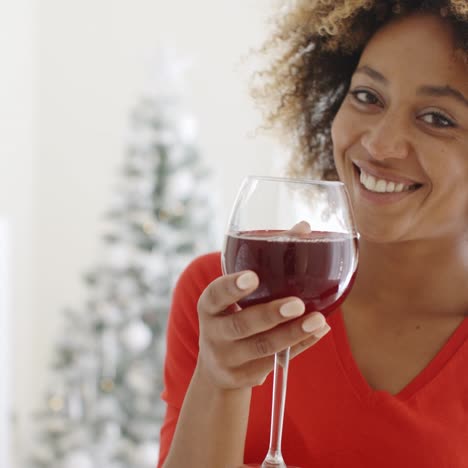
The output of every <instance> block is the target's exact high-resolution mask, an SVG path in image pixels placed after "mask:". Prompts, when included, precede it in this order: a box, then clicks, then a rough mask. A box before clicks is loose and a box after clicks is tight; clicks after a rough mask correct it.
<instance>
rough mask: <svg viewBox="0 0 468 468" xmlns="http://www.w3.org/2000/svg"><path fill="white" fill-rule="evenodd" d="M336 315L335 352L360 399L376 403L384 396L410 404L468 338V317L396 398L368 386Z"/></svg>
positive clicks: (341, 322) (340, 317)
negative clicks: (411, 399) (377, 399)
mask: <svg viewBox="0 0 468 468" xmlns="http://www.w3.org/2000/svg"><path fill="white" fill-rule="evenodd" d="M333 315H334V319H335V320H334V322H335V323H334V325H333V326H332V332H333V338H334V343H335V348H336V351H337V353H338V356H339V358H340V360H341V363H342V365H343V368H344V372H345V373H346V374H347V377H348V379H349V380H350V382H351V384H352V385H353V387H354V389H355V391H356V392H357V394H358V397H359V398H361V399H376V398H378V397H379V396H381V395H382V396H384V395H385V396H391V397H393V398H397V399H399V400H408V399H409V398H411V397H412V396H414V395H415V394H416V393H418V392H419V391H420V390H421V389H422V388H423V387H424V386H426V385H427V384H428V383H429V382H430V381H431V380H433V379H434V377H436V375H438V374H439V373H440V372H441V371H442V370H443V368H444V367H445V366H446V364H447V363H448V362H449V361H450V360H451V359H452V357H453V356H454V355H455V354H456V352H457V351H458V349H459V348H460V347H461V346H462V344H463V343H464V342H465V341H466V339H467V338H468V317H466V318H465V319H464V320H463V322H462V323H461V324H460V325H459V326H458V327H457V329H456V330H455V331H454V332H453V333H452V335H451V336H450V338H449V339H448V340H447V342H446V343H445V344H444V346H443V347H442V348H441V349H440V351H439V352H438V353H437V354H436V356H435V357H434V358H433V359H432V360H431V362H429V364H428V365H427V366H426V367H425V368H424V369H423V370H422V371H421V372H420V373H419V374H418V375H417V376H416V377H415V378H414V379H413V380H411V382H409V383H408V384H407V385H406V386H405V387H404V388H403V389H402V390H400V391H399V392H398V393H397V394H391V393H389V392H388V391H386V390H374V389H373V388H372V387H371V386H370V385H369V383H368V382H367V380H366V379H365V378H364V376H363V375H362V373H361V371H360V369H359V367H358V365H357V363H356V361H355V359H354V356H353V354H352V352H351V346H350V343H349V340H348V335H347V332H346V327H345V323H344V320H343V313H342V311H341V308H340V309H339V310H337V311H336V312H335V313H334V314H333Z"/></svg>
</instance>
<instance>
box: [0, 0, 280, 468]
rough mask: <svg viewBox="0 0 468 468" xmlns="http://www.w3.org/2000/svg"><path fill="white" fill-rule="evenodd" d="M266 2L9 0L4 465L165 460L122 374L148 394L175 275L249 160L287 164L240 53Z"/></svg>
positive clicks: (2, 254)
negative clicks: (260, 131)
mask: <svg viewBox="0 0 468 468" xmlns="http://www.w3.org/2000/svg"><path fill="white" fill-rule="evenodd" d="M272 3H273V2H271V0H270V1H269V0H255V1H252V0H237V1H228V0H198V1H188V0H170V1H162V0H132V1H130V0H97V1H96V0H80V1H77V0H15V1H14V2H6V1H5V2H1V5H0V58H1V61H2V65H1V69H2V73H1V75H0V84H1V86H0V94H1V98H0V102H1V104H2V105H1V106H0V136H1V138H0V150H1V158H0V350H1V366H0V372H1V374H2V375H1V376H0V386H1V387H0V458H1V459H0V466H1V467H2V468H3V467H9V466H12V467H15V468H23V467H29V466H31V467H33V466H37V467H38V466H44V467H45V466H47V467H51V468H54V467H62V468H90V467H96V468H97V467H98V466H99V467H100V468H107V467H115V468H117V467H121V468H124V467H136V468H138V467H145V466H154V464H155V463H156V459H154V457H155V456H157V438H156V436H154V435H153V434H154V433H155V431H156V429H155V427H154V424H153V425H151V421H143V420H141V418H140V420H139V421H136V422H135V421H133V422H132V424H133V423H135V424H134V426H135V427H133V426H132V430H131V431H130V433H128V428H129V427H130V423H129V424H126V422H125V421H126V419H125V417H127V418H131V417H132V415H130V416H129V415H128V411H131V408H130V409H129V407H126V408H123V409H122V408H121V407H119V405H120V404H121V403H119V401H120V400H119V398H120V397H122V395H120V396H119V394H118V391H117V390H118V389H119V388H120V387H122V388H124V390H125V391H124V393H123V398H124V400H125V401H127V402H128V401H130V400H131V398H132V392H133V396H135V394H136V395H137V397H138V396H139V395H140V397H141V395H143V394H144V395H146V396H147V397H148V398H153V397H154V395H147V393H148V392H147V391H146V390H145V388H147V387H148V386H149V385H150V384H151V382H153V380H151V379H150V377H148V375H147V374H145V369H147V367H145V365H146V366H147V365H148V363H150V362H155V363H156V364H157V365H160V360H161V356H159V355H158V357H157V359H156V358H155V356H156V354H158V353H161V349H163V344H164V337H163V336H162V334H163V332H161V330H163V328H164V314H165V313H166V312H165V311H166V310H167V296H168V294H169V293H170V290H171V287H172V285H173V282H174V276H175V275H176V274H177V272H178V271H180V269H181V268H182V267H183V265H184V262H186V261H188V259H189V258H190V256H191V255H192V253H193V254H194V255H195V254H198V253H201V252H203V251H204V250H211V249H219V248H220V246H221V242H222V230H223V229H224V226H225V223H226V220H227V216H228V214H229V211H230V208H231V204H232V202H233V200H234V197H235V195H236V192H237V189H238V187H239V184H240V182H241V180H242V178H243V177H244V176H245V175H247V174H255V173H256V174H264V175H269V174H274V173H278V172H280V171H281V167H282V164H283V161H281V158H282V156H281V151H280V150H279V149H278V147H277V144H276V142H275V141H273V140H271V139H268V138H267V137H266V136H262V135H257V134H255V130H256V129H257V127H258V126H259V125H260V123H261V117H260V115H259V113H258V112H257V111H256V109H255V106H254V104H253V102H252V101H251V99H250V97H249V93H248V78H249V69H250V68H251V65H248V66H246V65H245V64H244V58H245V57H246V56H248V54H249V52H250V50H251V49H252V48H255V47H258V46H259V45H261V43H262V42H263V40H264V39H265V38H266V36H267V18H268V16H269V15H270V14H271V12H272ZM182 75H183V76H184V78H185V79H184V80H182V79H179V78H180V77H181V76H182ZM161 122H162V123H161ZM158 125H159V126H158ZM161 126H162V127H161ZM166 150H167V151H166ZM164 158H166V159H164ZM171 158H172V159H171ZM161 161H166V163H167V164H166V165H164V164H162V162H161ZM150 169H151V171H152V174H153V175H152V176H151V177H149V176H148V174H149V172H148V171H149V170H150ZM206 169H208V170H206ZM158 197H159V198H158ZM161 200H163V202H161ZM158 203H159V205H158ZM161 203H162V204H161ZM109 213H111V214H113V216H109ZM106 214H107V216H106ZM205 220H209V223H207V222H205ZM208 224H210V225H209V226H208ZM159 226H160V227H159ZM205 228H207V229H208V228H209V231H210V232H209V234H206V233H205V231H204V229H205ZM155 232H157V235H156V234H155ZM157 236H160V237H157ZM167 239H170V240H171V242H168V243H166V241H165V240H167ZM190 239H192V240H193V241H194V243H193V245H191V244H190ZM197 239H201V240H200V241H197ZM205 241H206V242H205ZM189 244H190V245H189ZM116 246H118V248H115V247H116ZM191 249H192V250H191ZM179 254H180V255H179ZM130 264H131V268H130V267H129V265H130ZM136 264H138V267H136V266H135V265H136ZM172 266H173V267H172ZM167 272H169V273H167ZM163 273H167V274H166V277H163V276H161V275H162V274H163ZM169 274H170V275H172V276H171V277H170V278H167V276H168V275H169ZM86 275H87V276H86ZM158 275H159V276H158ZM158 278H159V280H158ZM166 280H167V284H166V283H164V285H165V286H164V287H162V286H161V284H162V283H163V282H164V281H166ZM151 284H158V285H159V289H158V288H157V287H155V289H154V290H152V289H151ZM148 285H150V286H148ZM145 288H146V289H145ZM141 291H145V294H146V295H145V294H143V293H142V292H141ZM168 291H169V292H168ZM119 294H120V295H119ZM132 298H136V299H134V300H132ZM67 308H72V309H74V311H73V312H67ZM99 314H100V315H99ZM97 316H99V317H100V318H99V320H98V319H97V318H96V317H97ZM80 350H81V351H82V352H83V350H84V351H86V352H85V353H84V354H82V355H80V354H79V353H80ZM94 352H96V353H98V354H99V355H94V354H93V353H94ZM145 353H146V354H145ZM103 356H104V357H106V356H107V358H106V359H107V361H106V363H105V365H104V364H103V359H104V358H103ZM84 357H86V359H84ZM82 358H83V359H82ZM135 362H138V364H139V365H140V367H139V368H138V369H136V370H135V369H132V374H131V375H132V377H131V378H130V373H128V374H125V373H124V374H122V372H123V371H122V369H123V367H125V366H127V367H126V368H125V369H128V366H131V365H133V364H134V363H135ZM122 363H124V364H122ZM106 366H107V367H106ZM103 369H107V370H105V371H104V370H103ZM109 369H110V370H109ZM151 371H152V372H154V371H155V369H154V368H153V369H150V370H149V371H148V372H151ZM119 372H120V374H119ZM125 372H126V371H125ZM138 372H140V373H139V374H138ZM93 378H94V380H93ZM145 378H148V379H149V380H147V381H146V380H145ZM152 378H154V379H155V381H156V382H157V385H160V381H159V380H158V379H159V378H160V376H153V377H152ZM73 382H75V383H76V385H78V386H79V389H78V390H77V388H78V387H73ZM77 382H78V383H77ZM84 383H87V385H88V387H86V386H85V385H84ZM93 386H94V387H96V388H97V390H96V392H97V393H96V392H95V393H94V394H93V393H92V392H91V393H89V388H94V387H93ZM85 387H86V388H85ZM155 388H159V387H155ZM75 390H76V391H75ZM145 391H146V393H145ZM100 392H101V393H102V392H104V393H105V394H106V396H107V397H109V396H110V397H111V398H107V400H106V401H104V400H103V399H101V400H99V398H101V397H100V396H99V395H100V394H101V393H100ZM125 392H127V393H125ZM72 394H73V395H72ZM98 400H99V402H100V403H97V401H98ZM137 400H142V398H139V397H138V398H137ZM149 401H150V402H151V399H150V400H149ZM89 402H92V403H89ZM88 404H91V405H94V406H91V407H88V406H87V405H88ZM149 404H151V403H149ZM90 408H91V409H90ZM144 409H145V408H142V407H140V408H136V409H135V411H136V412H138V411H140V412H142V411H144ZM119 411H120V412H122V411H123V412H124V413H125V411H127V414H126V416H125V415H124V416H122V415H120V416H119V418H120V419H119V418H117V416H116V414H117V413H119ZM97 414H99V415H101V416H100V419H96V418H97V416H96V415H97ZM119 414H120V413H119ZM158 414H159V413H157V412H156V413H155V419H157V418H158V417H159V415H158ZM93 418H94V419H93ZM153 422H154V423H156V424H157V421H153ZM143 433H147V434H150V436H148V437H149V438H147V440H143V439H142V438H141V437H143V436H141V437H140V434H143ZM101 436H102V440H103V442H102V444H101V445H100V447H90V441H93V443H94V442H95V441H96V440H97V439H99V440H101V439H100V437H101ZM123 439H125V440H124V441H123V442H122V440H123ZM116 441H120V442H122V443H120V442H119V443H116ZM106 444H107V445H106ZM116 446H118V450H119V451H118V453H117V452H116V453H112V454H110V451H111V450H114V449H115V447H116ZM111 447H114V448H112V449H111ZM99 457H101V458H99ZM106 457H108V458H106ZM109 460H110V461H109Z"/></svg>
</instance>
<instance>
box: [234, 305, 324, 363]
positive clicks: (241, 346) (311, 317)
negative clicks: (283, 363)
mask: <svg viewBox="0 0 468 468" xmlns="http://www.w3.org/2000/svg"><path fill="white" fill-rule="evenodd" d="M325 325H326V320H325V317H324V316H323V315H322V314H321V313H319V312H313V313H311V314H308V315H307V317H306V318H305V319H300V318H299V319H295V320H293V321H292V322H290V323H283V324H280V325H279V326H277V327H275V328H273V329H272V330H268V331H267V332H263V333H259V334H257V335H255V336H251V337H249V338H246V339H244V340H240V341H237V342H235V345H234V346H232V348H231V352H230V354H229V355H228V356H226V359H227V363H228V365H230V366H233V367H234V366H238V365H241V364H242V363H245V362H247V361H253V360H255V359H260V358H264V357H267V356H271V355H273V354H275V353H277V352H279V351H282V350H284V349H286V348H288V347H292V346H295V345H297V344H299V343H301V342H302V341H304V340H305V339H306V338H309V337H311V336H313V335H315V334H316V333H320V330H321V329H322V328H323V327H324V326H325Z"/></svg>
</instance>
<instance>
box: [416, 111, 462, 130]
mask: <svg viewBox="0 0 468 468" xmlns="http://www.w3.org/2000/svg"><path fill="white" fill-rule="evenodd" d="M421 119H422V120H423V121H424V122H425V123H427V124H429V125H432V126H433V127H436V128H453V127H456V125H455V122H453V121H452V120H451V119H449V118H448V117H446V116H445V115H444V114H442V113H440V112H435V111H432V112H427V113H426V114H424V115H422V116H421Z"/></svg>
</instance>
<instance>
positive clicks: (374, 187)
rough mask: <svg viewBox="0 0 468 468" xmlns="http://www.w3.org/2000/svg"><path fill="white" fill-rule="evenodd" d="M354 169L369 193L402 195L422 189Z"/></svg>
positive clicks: (419, 185) (418, 185)
mask: <svg viewBox="0 0 468 468" xmlns="http://www.w3.org/2000/svg"><path fill="white" fill-rule="evenodd" d="M354 168H355V170H356V171H357V174H358V177H359V182H360V183H361V185H362V186H363V187H364V188H365V189H366V190H367V191H369V192H374V193H381V194H385V193H401V192H414V191H416V190H418V189H419V188H421V187H422V184H419V183H414V184H409V185H406V184H403V183H402V182H397V181H393V180H389V179H382V178H379V177H375V176H373V175H372V174H369V173H368V172H366V171H365V170H364V169H361V168H360V167H358V166H356V165H355V164H354Z"/></svg>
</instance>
